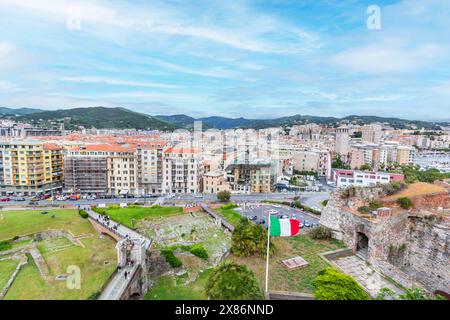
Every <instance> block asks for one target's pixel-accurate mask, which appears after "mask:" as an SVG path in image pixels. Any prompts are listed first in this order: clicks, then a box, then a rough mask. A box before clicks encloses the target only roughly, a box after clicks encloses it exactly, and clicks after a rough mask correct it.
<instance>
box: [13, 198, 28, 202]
mask: <svg viewBox="0 0 450 320" xmlns="http://www.w3.org/2000/svg"><path fill="white" fill-rule="evenodd" d="M25 200H26V199H25V198H24V197H16V198H14V201H25Z"/></svg>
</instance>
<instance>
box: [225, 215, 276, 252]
mask: <svg viewBox="0 0 450 320" xmlns="http://www.w3.org/2000/svg"><path fill="white" fill-rule="evenodd" d="M270 248H271V250H272V251H273V250H274V246H273V243H272V242H270ZM266 249H267V230H266V229H264V227H263V226H262V225H260V224H254V223H252V222H250V221H249V220H247V219H242V220H241V222H240V223H239V224H238V225H237V226H236V228H235V229H234V231H233V234H232V235H231V252H233V254H235V255H237V256H244V257H248V256H253V255H260V256H265V254H266Z"/></svg>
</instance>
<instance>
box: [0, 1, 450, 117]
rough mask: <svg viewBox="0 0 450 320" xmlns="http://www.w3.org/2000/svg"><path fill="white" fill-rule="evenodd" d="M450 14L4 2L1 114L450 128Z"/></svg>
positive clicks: (319, 5) (294, 5)
mask: <svg viewBox="0 0 450 320" xmlns="http://www.w3.org/2000/svg"><path fill="white" fill-rule="evenodd" d="M373 6H376V8H379V10H380V11H379V13H380V14H379V16H377V15H376V11H375V12H374V11H372V10H373ZM378 17H379V19H377V18H378ZM449 17H450V1H448V0H426V1H424V0H370V1H364V0H361V1H356V0H336V1H332V0H233V1H226V0H220V1H219V0H190V1H185V0H183V1H182V0H166V1H153V0H145V1H144V0H133V1H129V0H121V1H119V0H116V1H106V0H104V1H101V0H79V1H70V0H58V1H54V0H20V1H17V0H0V106H3V107H13V108H17V107H35V108H41V109H48V110H54V109H67V108H74V107H94V106H106V107H125V108H128V109H131V110H134V111H138V112H143V113H148V114H151V115H160V114H162V115H172V114H187V115H190V116H194V117H204V116H212V115H215V116H226V117H247V118H276V117H281V116H289V115H295V114H303V115H318V116H338V117H341V116H346V115H352V114H356V115H378V116H395V117H401V118H406V119H420V120H450V19H449ZM368 20H369V23H368ZM374 21H375V24H373V23H372V22H374ZM373 26H377V28H373Z"/></svg>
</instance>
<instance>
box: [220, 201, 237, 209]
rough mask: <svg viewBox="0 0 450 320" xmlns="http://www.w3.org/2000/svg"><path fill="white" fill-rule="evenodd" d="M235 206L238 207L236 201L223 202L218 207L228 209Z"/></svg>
mask: <svg viewBox="0 0 450 320" xmlns="http://www.w3.org/2000/svg"><path fill="white" fill-rule="evenodd" d="M237 207H238V205H237V204H236V203H228V204H224V205H223V206H221V207H220V209H223V210H228V209H234V208H237Z"/></svg>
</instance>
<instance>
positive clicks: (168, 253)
mask: <svg viewBox="0 0 450 320" xmlns="http://www.w3.org/2000/svg"><path fill="white" fill-rule="evenodd" d="M161 255H162V256H163V257H164V258H166V261H167V263H169V264H170V266H171V267H172V268H178V267H181V266H182V265H183V263H182V262H181V260H180V259H179V258H178V257H176V256H175V255H174V254H173V249H171V248H168V249H162V250H161Z"/></svg>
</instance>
